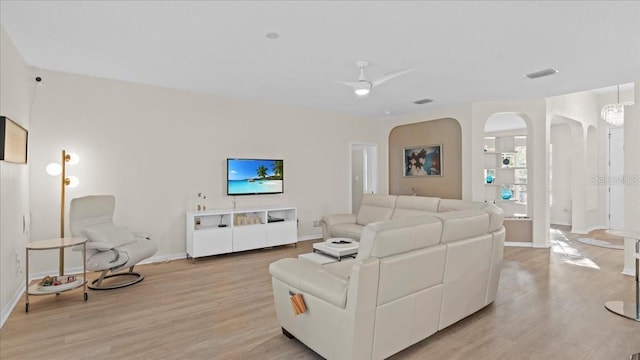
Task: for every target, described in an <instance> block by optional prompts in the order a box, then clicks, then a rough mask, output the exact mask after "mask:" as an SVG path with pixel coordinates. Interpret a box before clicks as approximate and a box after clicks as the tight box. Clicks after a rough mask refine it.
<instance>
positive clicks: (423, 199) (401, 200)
mask: <svg viewBox="0 0 640 360" xmlns="http://www.w3.org/2000/svg"><path fill="white" fill-rule="evenodd" d="M439 204H440V198H437V197H428V196H408V195H400V196H398V199H396V208H395V209H394V210H393V214H392V215H391V219H401V218H406V217H409V216H415V215H433V214H435V213H437V212H438V206H439Z"/></svg>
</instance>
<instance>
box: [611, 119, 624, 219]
mask: <svg viewBox="0 0 640 360" xmlns="http://www.w3.org/2000/svg"><path fill="white" fill-rule="evenodd" d="M623 180H624V128H621V127H619V128H609V167H608V176H607V187H608V192H607V193H608V194H609V229H613V230H624V182H623Z"/></svg>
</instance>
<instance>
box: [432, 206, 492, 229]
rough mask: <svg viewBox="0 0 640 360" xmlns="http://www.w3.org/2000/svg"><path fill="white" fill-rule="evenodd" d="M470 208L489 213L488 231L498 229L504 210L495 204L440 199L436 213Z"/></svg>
mask: <svg viewBox="0 0 640 360" xmlns="http://www.w3.org/2000/svg"><path fill="white" fill-rule="evenodd" d="M470 209H480V210H483V211H485V212H486V213H487V214H489V232H494V231H498V230H500V228H502V223H503V222H504V211H503V210H502V209H501V208H500V207H498V206H496V205H495V204H489V203H481V202H475V201H466V200H458V199H441V200H440V205H439V206H438V213H448V212H451V211H459V210H470Z"/></svg>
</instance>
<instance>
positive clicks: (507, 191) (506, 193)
mask: <svg viewBox="0 0 640 360" xmlns="http://www.w3.org/2000/svg"><path fill="white" fill-rule="evenodd" d="M512 196H513V191H511V188H509V187H508V186H505V187H503V188H502V191H501V192H500V197H502V200H509V199H511V197H512Z"/></svg>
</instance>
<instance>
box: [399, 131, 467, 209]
mask: <svg viewBox="0 0 640 360" xmlns="http://www.w3.org/2000/svg"><path fill="white" fill-rule="evenodd" d="M439 144H442V164H441V166H442V176H416V177H405V176H403V170H404V160H403V150H404V149H405V148H408V147H418V146H422V145H439ZM413 188H415V189H416V190H417V194H418V195H421V196H435V197H441V198H447V199H462V129H461V126H460V123H458V121H457V120H455V119H453V118H444V119H437V120H429V121H422V122H418V123H412V124H406V125H400V126H396V127H394V128H393V129H391V131H390V133H389V194H395V195H409V194H411V193H412V189H413Z"/></svg>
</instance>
